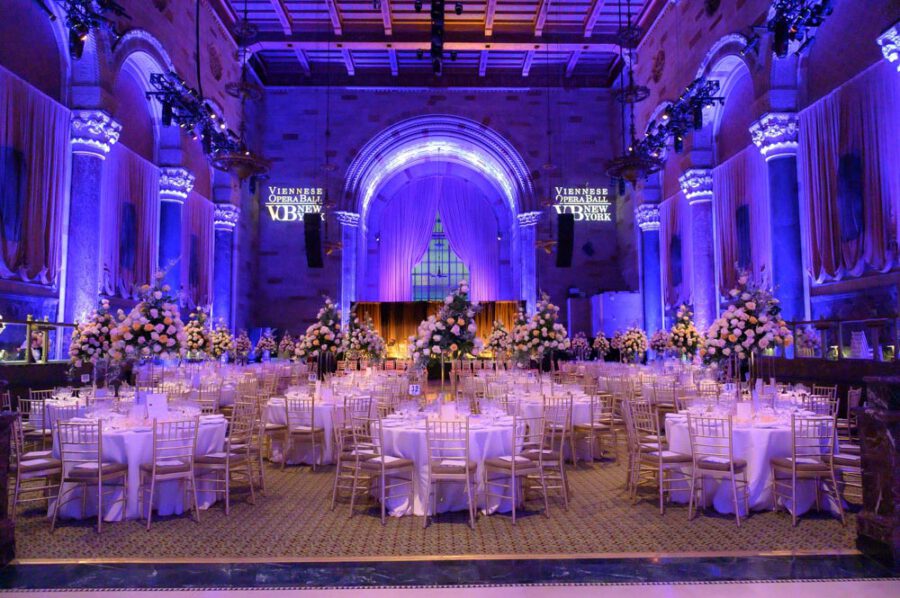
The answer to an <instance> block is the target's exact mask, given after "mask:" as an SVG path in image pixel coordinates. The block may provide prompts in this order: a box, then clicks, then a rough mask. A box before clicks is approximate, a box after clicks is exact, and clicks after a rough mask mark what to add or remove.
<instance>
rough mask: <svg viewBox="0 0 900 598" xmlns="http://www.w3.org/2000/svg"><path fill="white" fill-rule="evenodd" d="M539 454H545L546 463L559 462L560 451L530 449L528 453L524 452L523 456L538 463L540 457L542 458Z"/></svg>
mask: <svg viewBox="0 0 900 598" xmlns="http://www.w3.org/2000/svg"><path fill="white" fill-rule="evenodd" d="M539 453H543V454H544V461H558V460H559V451H551V450H550V449H528V450H527V451H522V456H523V457H527V458H529V459H531V460H532V461H537V460H538V457H540V455H539Z"/></svg>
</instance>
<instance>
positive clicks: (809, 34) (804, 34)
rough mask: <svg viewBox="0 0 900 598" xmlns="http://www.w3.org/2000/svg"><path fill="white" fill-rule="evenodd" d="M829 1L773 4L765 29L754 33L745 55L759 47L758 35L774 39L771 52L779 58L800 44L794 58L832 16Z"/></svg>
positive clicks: (783, 0)
mask: <svg viewBox="0 0 900 598" xmlns="http://www.w3.org/2000/svg"><path fill="white" fill-rule="evenodd" d="M832 10H833V9H832V7H831V0H775V1H774V2H773V3H772V10H771V11H770V12H769V14H770V15H771V16H770V17H769V19H768V21H766V24H765V26H762V27H758V28H755V29H754V33H753V35H751V36H750V38H749V40H748V42H747V47H746V48H744V53H745V54H746V53H747V52H750V51H751V50H755V49H756V48H757V47H758V46H759V41H760V38H759V33H757V32H756V31H761V32H768V33H771V34H772V36H773V40H772V51H773V52H774V53H775V55H776V56H778V57H779V58H784V57H786V56H787V55H788V54H789V53H790V48H791V44H792V43H799V46H797V49H796V50H794V54H799V53H801V52H802V51H803V50H805V49H806V48H807V47H809V46H810V44H812V43H813V41H815V30H816V28H818V27H820V26H821V25H822V23H823V22H824V21H825V18H826V17H828V16H829V15H830V14H831V13H832Z"/></svg>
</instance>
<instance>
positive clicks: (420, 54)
mask: <svg viewBox="0 0 900 598" xmlns="http://www.w3.org/2000/svg"><path fill="white" fill-rule="evenodd" d="M423 56H425V50H423V49H422V48H419V49H418V50H416V58H418V59H419V60H422V57H423Z"/></svg>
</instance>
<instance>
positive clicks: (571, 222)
mask: <svg viewBox="0 0 900 598" xmlns="http://www.w3.org/2000/svg"><path fill="white" fill-rule="evenodd" d="M557 218H558V220H557V230H556V267H557V268H571V267H572V247H573V245H574V244H575V215H574V214H559V215H558V216H557Z"/></svg>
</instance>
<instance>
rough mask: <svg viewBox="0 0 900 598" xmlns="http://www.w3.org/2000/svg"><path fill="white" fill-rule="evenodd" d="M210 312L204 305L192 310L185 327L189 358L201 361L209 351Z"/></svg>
mask: <svg viewBox="0 0 900 598" xmlns="http://www.w3.org/2000/svg"><path fill="white" fill-rule="evenodd" d="M208 322H209V314H208V313H206V310H205V309H203V308H202V307H198V308H197V309H195V310H194V311H192V312H191V315H190V316H189V319H188V323H187V324H186V325H185V327H184V333H185V336H186V337H187V338H186V341H185V348H186V349H187V358H188V359H191V360H196V361H199V360H201V359H203V356H204V355H206V353H207V352H208V351H209V326H208Z"/></svg>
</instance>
